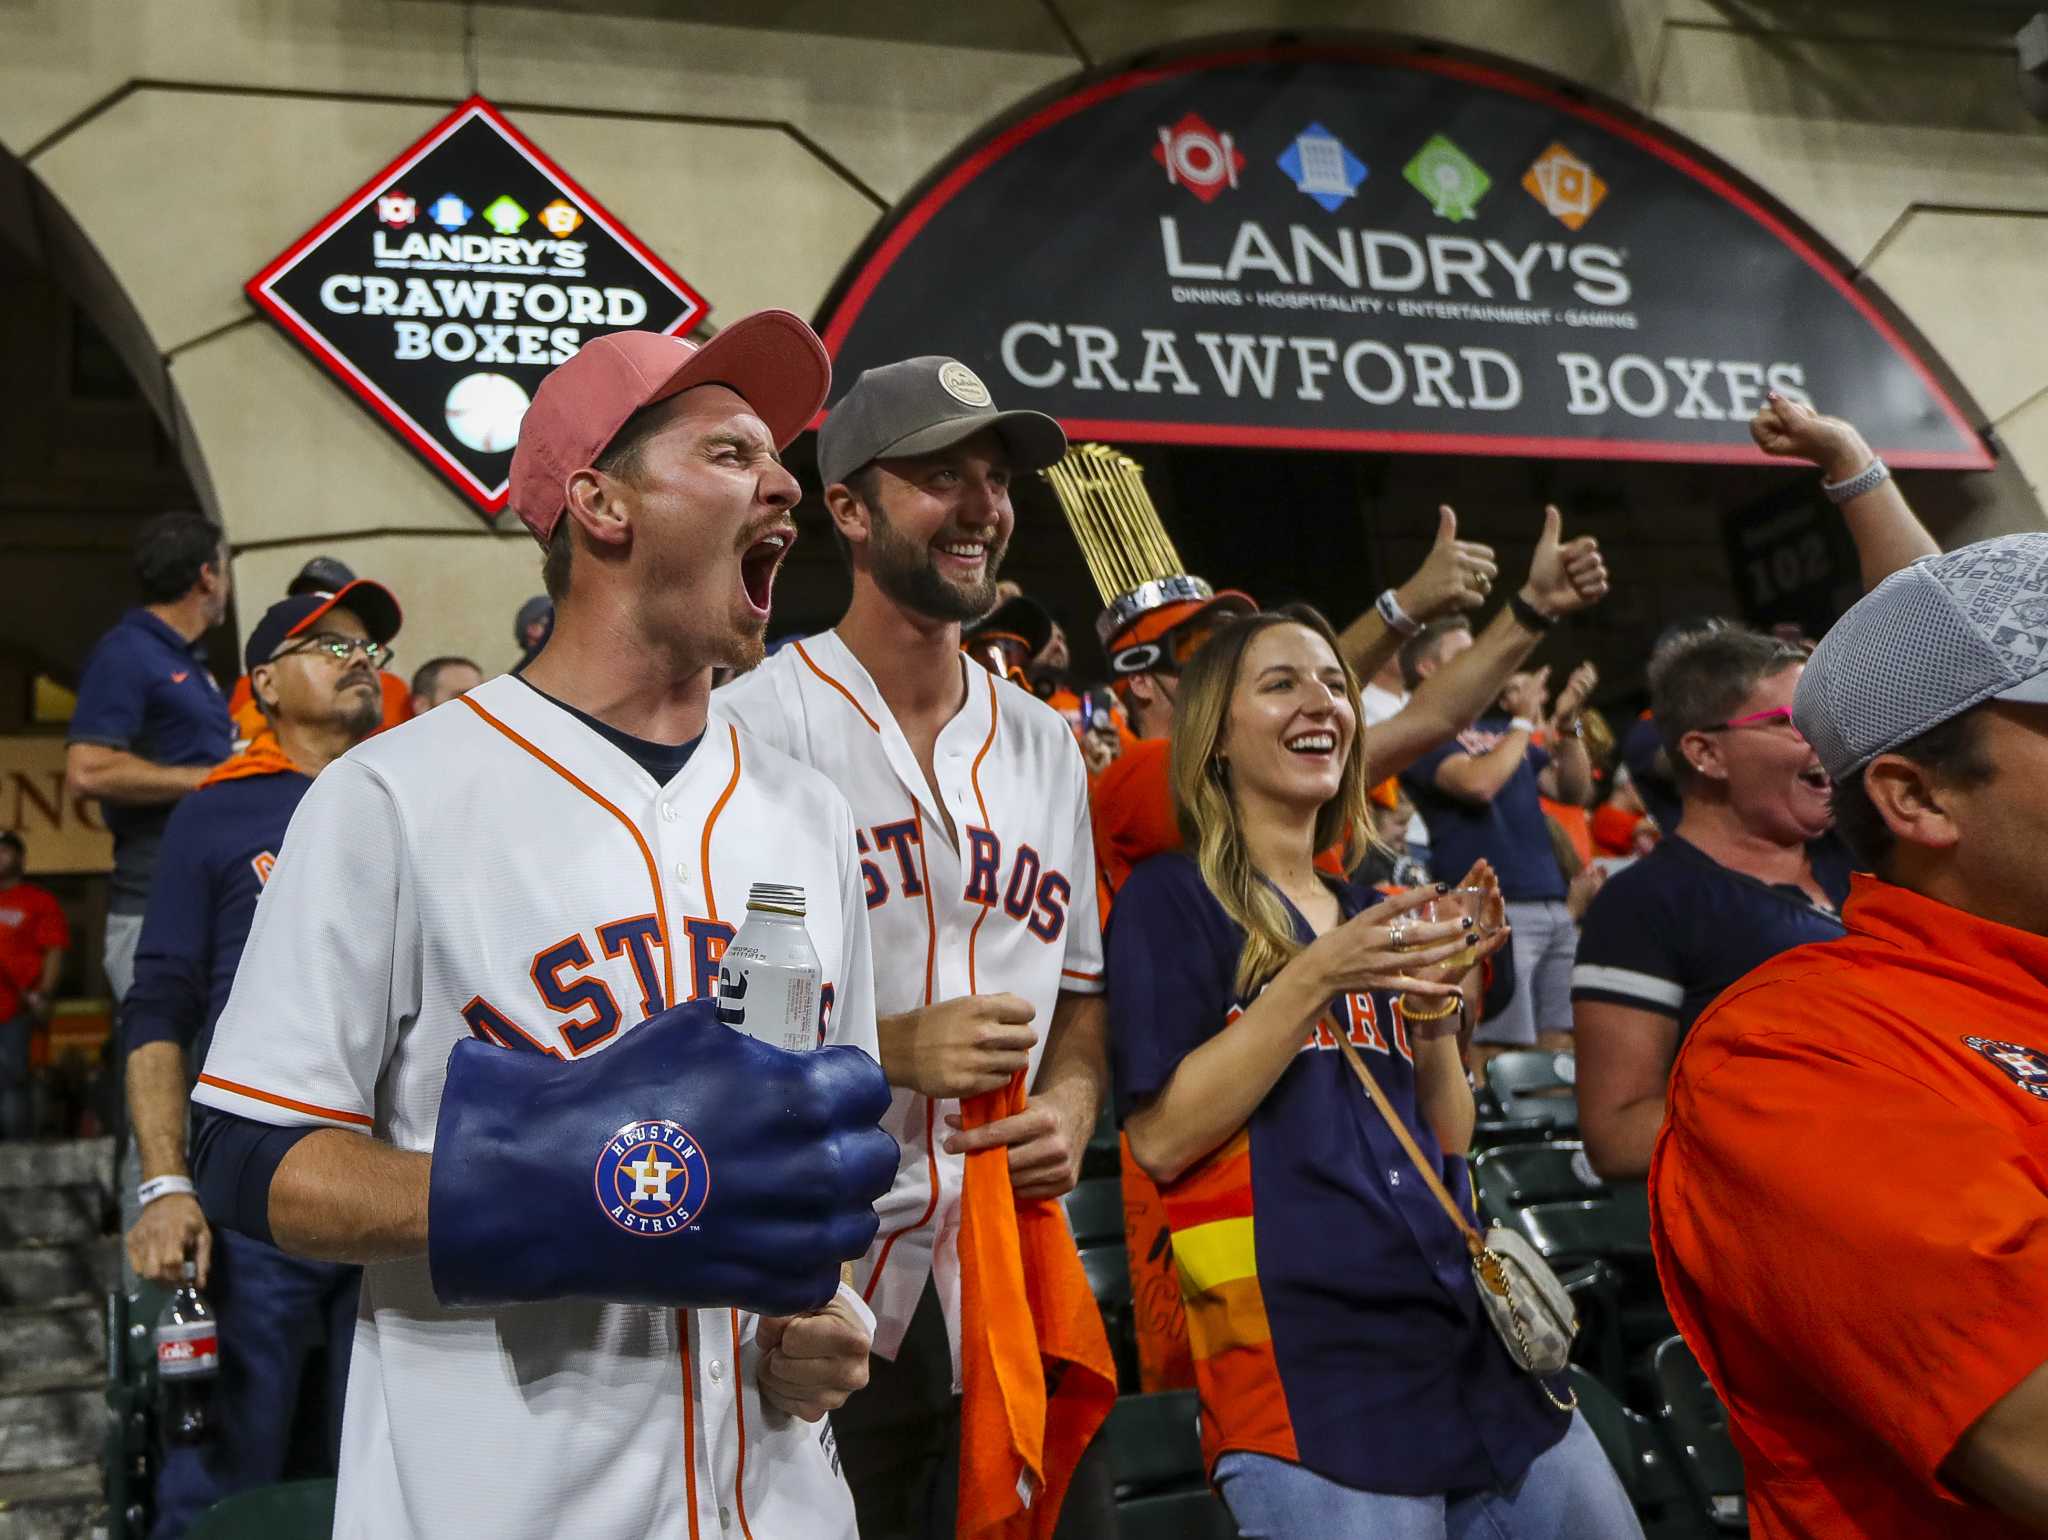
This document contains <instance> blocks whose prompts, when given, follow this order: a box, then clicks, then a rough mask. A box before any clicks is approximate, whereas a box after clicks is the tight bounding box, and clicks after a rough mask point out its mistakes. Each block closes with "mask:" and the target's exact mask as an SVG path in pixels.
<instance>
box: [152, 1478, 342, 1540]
mask: <svg viewBox="0 0 2048 1540" xmlns="http://www.w3.org/2000/svg"><path fill="white" fill-rule="evenodd" d="M333 1533H334V1479H333V1478H332V1477H331V1476H330V1477H327V1478H325V1479H323V1480H318V1481H287V1482H283V1483H281V1484H280V1485H277V1486H274V1487H258V1488H256V1490H255V1491H253V1492H237V1493H236V1494H235V1495H234V1496H233V1497H229V1498H223V1499H222V1500H221V1501H220V1502H217V1503H215V1504H214V1505H213V1506H212V1507H211V1508H209V1509H207V1510H206V1512H204V1513H202V1514H200V1515H199V1517H198V1519H197V1520H195V1521H194V1523H193V1525H192V1527H191V1528H190V1529H188V1530H186V1531H185V1536H186V1540H327V1537H328V1536H329V1535H331V1534H333Z"/></svg>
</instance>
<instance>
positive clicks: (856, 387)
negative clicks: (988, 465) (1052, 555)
mask: <svg viewBox="0 0 2048 1540" xmlns="http://www.w3.org/2000/svg"><path fill="white" fill-rule="evenodd" d="M983 428H993V429H995V430H996V432H998V433H1000V434H1001V435H1002V437H1003V443H1004V444H1005V445H1006V446H1007V447H1008V448H1009V451H1010V459H1011V462H1012V464H1011V469H1013V470H1016V471H1037V470H1043V469H1045V467H1046V466H1048V465H1051V464H1052V463H1053V462H1054V461H1056V460H1057V459H1059V457H1060V456H1061V455H1063V454H1065V453H1066V452H1067V435H1066V431H1065V430H1064V429H1063V428H1061V427H1060V425H1059V424H1058V423H1057V422H1055V421H1054V420H1053V419H1052V418H1050V417H1048V416H1046V415H1045V413H1043V412H1027V411H1009V412H1001V411H997V410H996V404H995V400H994V398H993V397H991V396H990V395H989V393H988V387H987V386H986V385H984V384H982V383H981V376H980V375H978V374H976V373H975V372H974V371H973V370H972V369H970V368H968V367H967V365H965V364H963V363H961V362H960V360H959V359H957V358H943V357H940V356H939V355H937V354H929V355H927V356H925V357H923V358H906V359H904V360H903V361H902V362H901V363H898V364H883V365H882V366H881V367H879V368H876V369H865V370H862V371H861V376H860V378H859V379H857V380H855V381H854V382H853V389H851V390H849V391H848V392H847V393H846V394H845V395H844V396H842V397H840V398H839V404H838V405H837V406H835V407H833V408H832V410H831V412H830V414H829V415H828V416H827V417H826V418H825V426H824V427H822V428H820V429H819V430H818V474H819V476H820V477H821V478H822V479H823V481H824V483H825V485H826V486H828V487H829V486H831V485H832V484H833V483H834V482H838V481H844V480H846V478H847V477H849V476H851V475H852V474H853V473H854V472H855V471H857V470H859V469H860V468H861V467H862V466H863V465H866V464H867V463H868V462H870V461H871V460H886V459H890V458H893V457H896V456H899V455H923V454H930V453H931V452H932V451H933V450H935V449H944V448H945V447H946V446H947V445H949V444H957V443H959V442H960V440H962V439H963V438H967V437H970V436H971V435H973V434H976V433H979V432H980V431H981V430H982V429H983Z"/></svg>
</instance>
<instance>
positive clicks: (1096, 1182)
mask: <svg viewBox="0 0 2048 1540" xmlns="http://www.w3.org/2000/svg"><path fill="white" fill-rule="evenodd" d="M1062 1201H1063V1202H1064V1203H1065V1206H1066V1210H1067V1223H1068V1225H1070V1226H1071V1227H1072V1228H1073V1231H1074V1243H1075V1244H1076V1245H1079V1246H1102V1245H1107V1244H1108V1243H1109V1242H1111V1241H1116V1242H1119V1243H1120V1242H1121V1241H1122V1240H1123V1238H1124V1185H1123V1183H1122V1182H1120V1181H1118V1180H1116V1179H1115V1178H1113V1177H1096V1178H1093V1179H1091V1180H1089V1181H1085V1182H1081V1183H1079V1184H1077V1185H1076V1186H1075V1188H1074V1190H1073V1191H1072V1192H1070V1193H1068V1194H1067V1196H1066V1197H1065V1199H1064V1200H1062Z"/></svg>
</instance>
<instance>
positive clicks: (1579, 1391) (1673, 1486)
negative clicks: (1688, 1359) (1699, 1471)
mask: <svg viewBox="0 0 2048 1540" xmlns="http://www.w3.org/2000/svg"><path fill="white" fill-rule="evenodd" d="M1571 1385H1572V1390H1573V1392H1574V1393H1575V1394H1576V1396H1577V1398H1578V1403H1579V1410H1580V1411H1581V1412H1582V1413H1584V1415H1585V1418H1586V1424H1587V1426H1588V1427H1590V1428H1591V1429H1592V1430H1593V1436H1594V1437H1595V1438H1597V1439H1599V1440H1600V1447H1601V1449H1602V1450H1604V1451H1605V1452H1606V1455H1607V1459H1608V1462H1609V1463H1610V1464H1612V1465H1613V1466H1614V1473H1615V1475H1617V1476H1619V1477H1620V1478H1621V1486H1622V1490H1623V1491H1624V1492H1626V1493H1627V1494H1628V1500H1629V1502H1630V1503H1631V1504H1633V1505H1634V1507H1635V1510H1636V1516H1637V1517H1638V1518H1639V1519H1640V1520H1641V1521H1642V1525H1643V1533H1644V1535H1645V1537H1646V1540H1711V1537H1713V1536H1714V1535H1715V1534H1717V1533H1718V1532H1717V1531H1716V1530H1715V1529H1714V1528H1713V1527H1712V1526H1711V1525H1710V1524H1707V1523H1706V1522H1705V1521H1704V1519H1703V1518H1702V1516H1701V1514H1700V1511H1699V1508H1698V1505H1697V1503H1696V1502H1695V1501H1694V1498H1693V1494H1692V1489H1691V1488H1690V1487H1689V1486H1687V1485H1686V1483H1685V1482H1684V1480H1683V1479H1681V1478H1680V1476H1679V1474H1678V1471H1677V1469H1676V1462H1675V1461H1674V1460H1673V1459H1672V1456H1671V1451H1670V1448H1669V1446H1668V1445H1667V1444H1666V1442H1665V1440H1664V1437H1663V1435H1662V1434H1661V1433H1659V1432H1658V1430H1657V1427H1656V1425H1655V1424H1654V1423H1652V1422H1651V1421H1650V1419H1649V1418H1647V1417H1645V1416H1644V1415H1643V1414H1642V1413H1641V1412H1637V1411H1633V1410H1631V1409H1630V1408H1628V1407H1626V1406H1624V1405H1622V1403H1621V1402H1620V1400H1619V1399H1617V1398H1616V1396H1615V1394H1614V1392H1613V1391H1611V1390H1609V1389H1608V1388H1607V1386H1606V1385H1605V1384H1603V1383H1602V1382H1601V1381H1600V1380H1599V1379H1597V1378H1595V1377H1594V1376H1593V1375H1591V1374H1589V1373H1588V1372H1587V1371H1586V1370H1585V1369H1583V1368H1581V1367H1579V1366H1578V1365H1576V1364H1574V1365H1573V1366H1572V1370H1571Z"/></svg>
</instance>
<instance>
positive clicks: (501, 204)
mask: <svg viewBox="0 0 2048 1540" xmlns="http://www.w3.org/2000/svg"><path fill="white" fill-rule="evenodd" d="M527 218H528V215H527V212H526V210H525V209H523V208H521V207H520V206H519V205H518V204H517V203H515V202H513V201H512V199H510V198H508V197H505V196H503V195H502V194H501V195H500V196H498V197H496V198H493V199H492V200H491V201H490V202H489V203H486V204H485V205H484V223H486V224H488V225H489V226H490V227H491V228H492V229H493V230H495V231H497V232H498V234H500V235H517V234H518V233H519V227H520V226H521V225H523V224H525V223H526V221H527Z"/></svg>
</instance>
